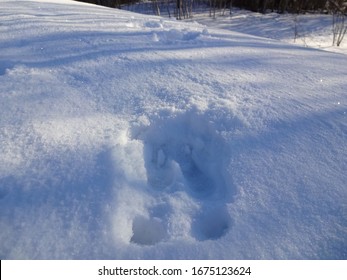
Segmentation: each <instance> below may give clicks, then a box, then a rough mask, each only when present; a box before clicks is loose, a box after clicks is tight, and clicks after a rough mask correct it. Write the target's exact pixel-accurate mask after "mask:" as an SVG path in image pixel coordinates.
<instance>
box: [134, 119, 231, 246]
mask: <svg viewBox="0 0 347 280" xmlns="http://www.w3.org/2000/svg"><path fill="white" fill-rule="evenodd" d="M136 140H137V141H142V142H143V150H144V153H143V154H144V165H145V170H146V174H147V189H148V192H149V193H150V194H151V196H152V197H153V199H154V200H157V201H158V203H161V204H162V207H161V209H160V211H156V213H154V212H153V211H147V214H148V216H137V217H135V218H134V219H133V222H132V233H133V235H132V236H131V238H130V242H132V243H135V244H139V245H154V244H156V243H158V242H161V241H164V240H168V239H176V238H181V237H185V238H194V239H196V240H198V241H204V240H215V239H218V238H221V237H222V236H223V235H225V234H226V233H227V232H228V230H229V229H230V227H231V218H230V216H229V213H228V208H227V204H228V203H229V202H230V201H231V196H232V195H233V194H234V189H233V186H232V184H231V182H228V181H227V180H226V177H225V174H226V173H227V171H226V169H225V166H226V164H227V161H228V160H229V158H228V151H227V149H226V147H227V145H226V144H225V142H224V141H225V140H224V139H223V138H222V137H221V136H220V135H219V134H218V131H217V130H216V127H214V126H213V124H209V121H208V117H207V116H204V115H199V114H197V113H194V112H193V113H192V112H188V113H186V114H182V115H178V116H176V117H174V118H172V117H167V118H163V119H158V120H157V121H154V122H153V123H152V124H151V125H150V126H148V127H145V128H143V131H142V133H139V134H138V136H137V138H136ZM163 205H164V206H163ZM158 213H160V215H158Z"/></svg>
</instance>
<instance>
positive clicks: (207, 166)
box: [0, 0, 347, 259]
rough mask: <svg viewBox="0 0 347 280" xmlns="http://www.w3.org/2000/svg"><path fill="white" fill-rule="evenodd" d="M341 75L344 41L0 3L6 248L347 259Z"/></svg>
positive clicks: (0, 174) (345, 108)
mask: <svg viewBox="0 0 347 280" xmlns="http://www.w3.org/2000/svg"><path fill="white" fill-rule="evenodd" d="M259 35H261V34H259ZM346 77H347V56H346V55H344V54H337V53H332V52H326V51H322V50H318V49H311V48H307V47H301V46H298V45H294V44H288V43H286V42H281V41H278V40H273V39H268V38H262V37H257V36H253V35H245V34H242V33H237V32H235V31H230V30H225V29H218V28H211V27H209V26H208V25H202V24H199V23H197V22H182V21H175V20H171V19H167V18H160V17H155V16H149V15H140V14H135V13H132V12H127V11H122V10H117V9H109V8H104V7H98V6H93V5H89V4H85V3H80V2H74V1H69V0H61V1H58V0H32V1H4V0H1V1H0V143H1V145H0V258H1V259H346V258H347V185H346V182H347V94H346V92H347V80H346Z"/></svg>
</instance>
